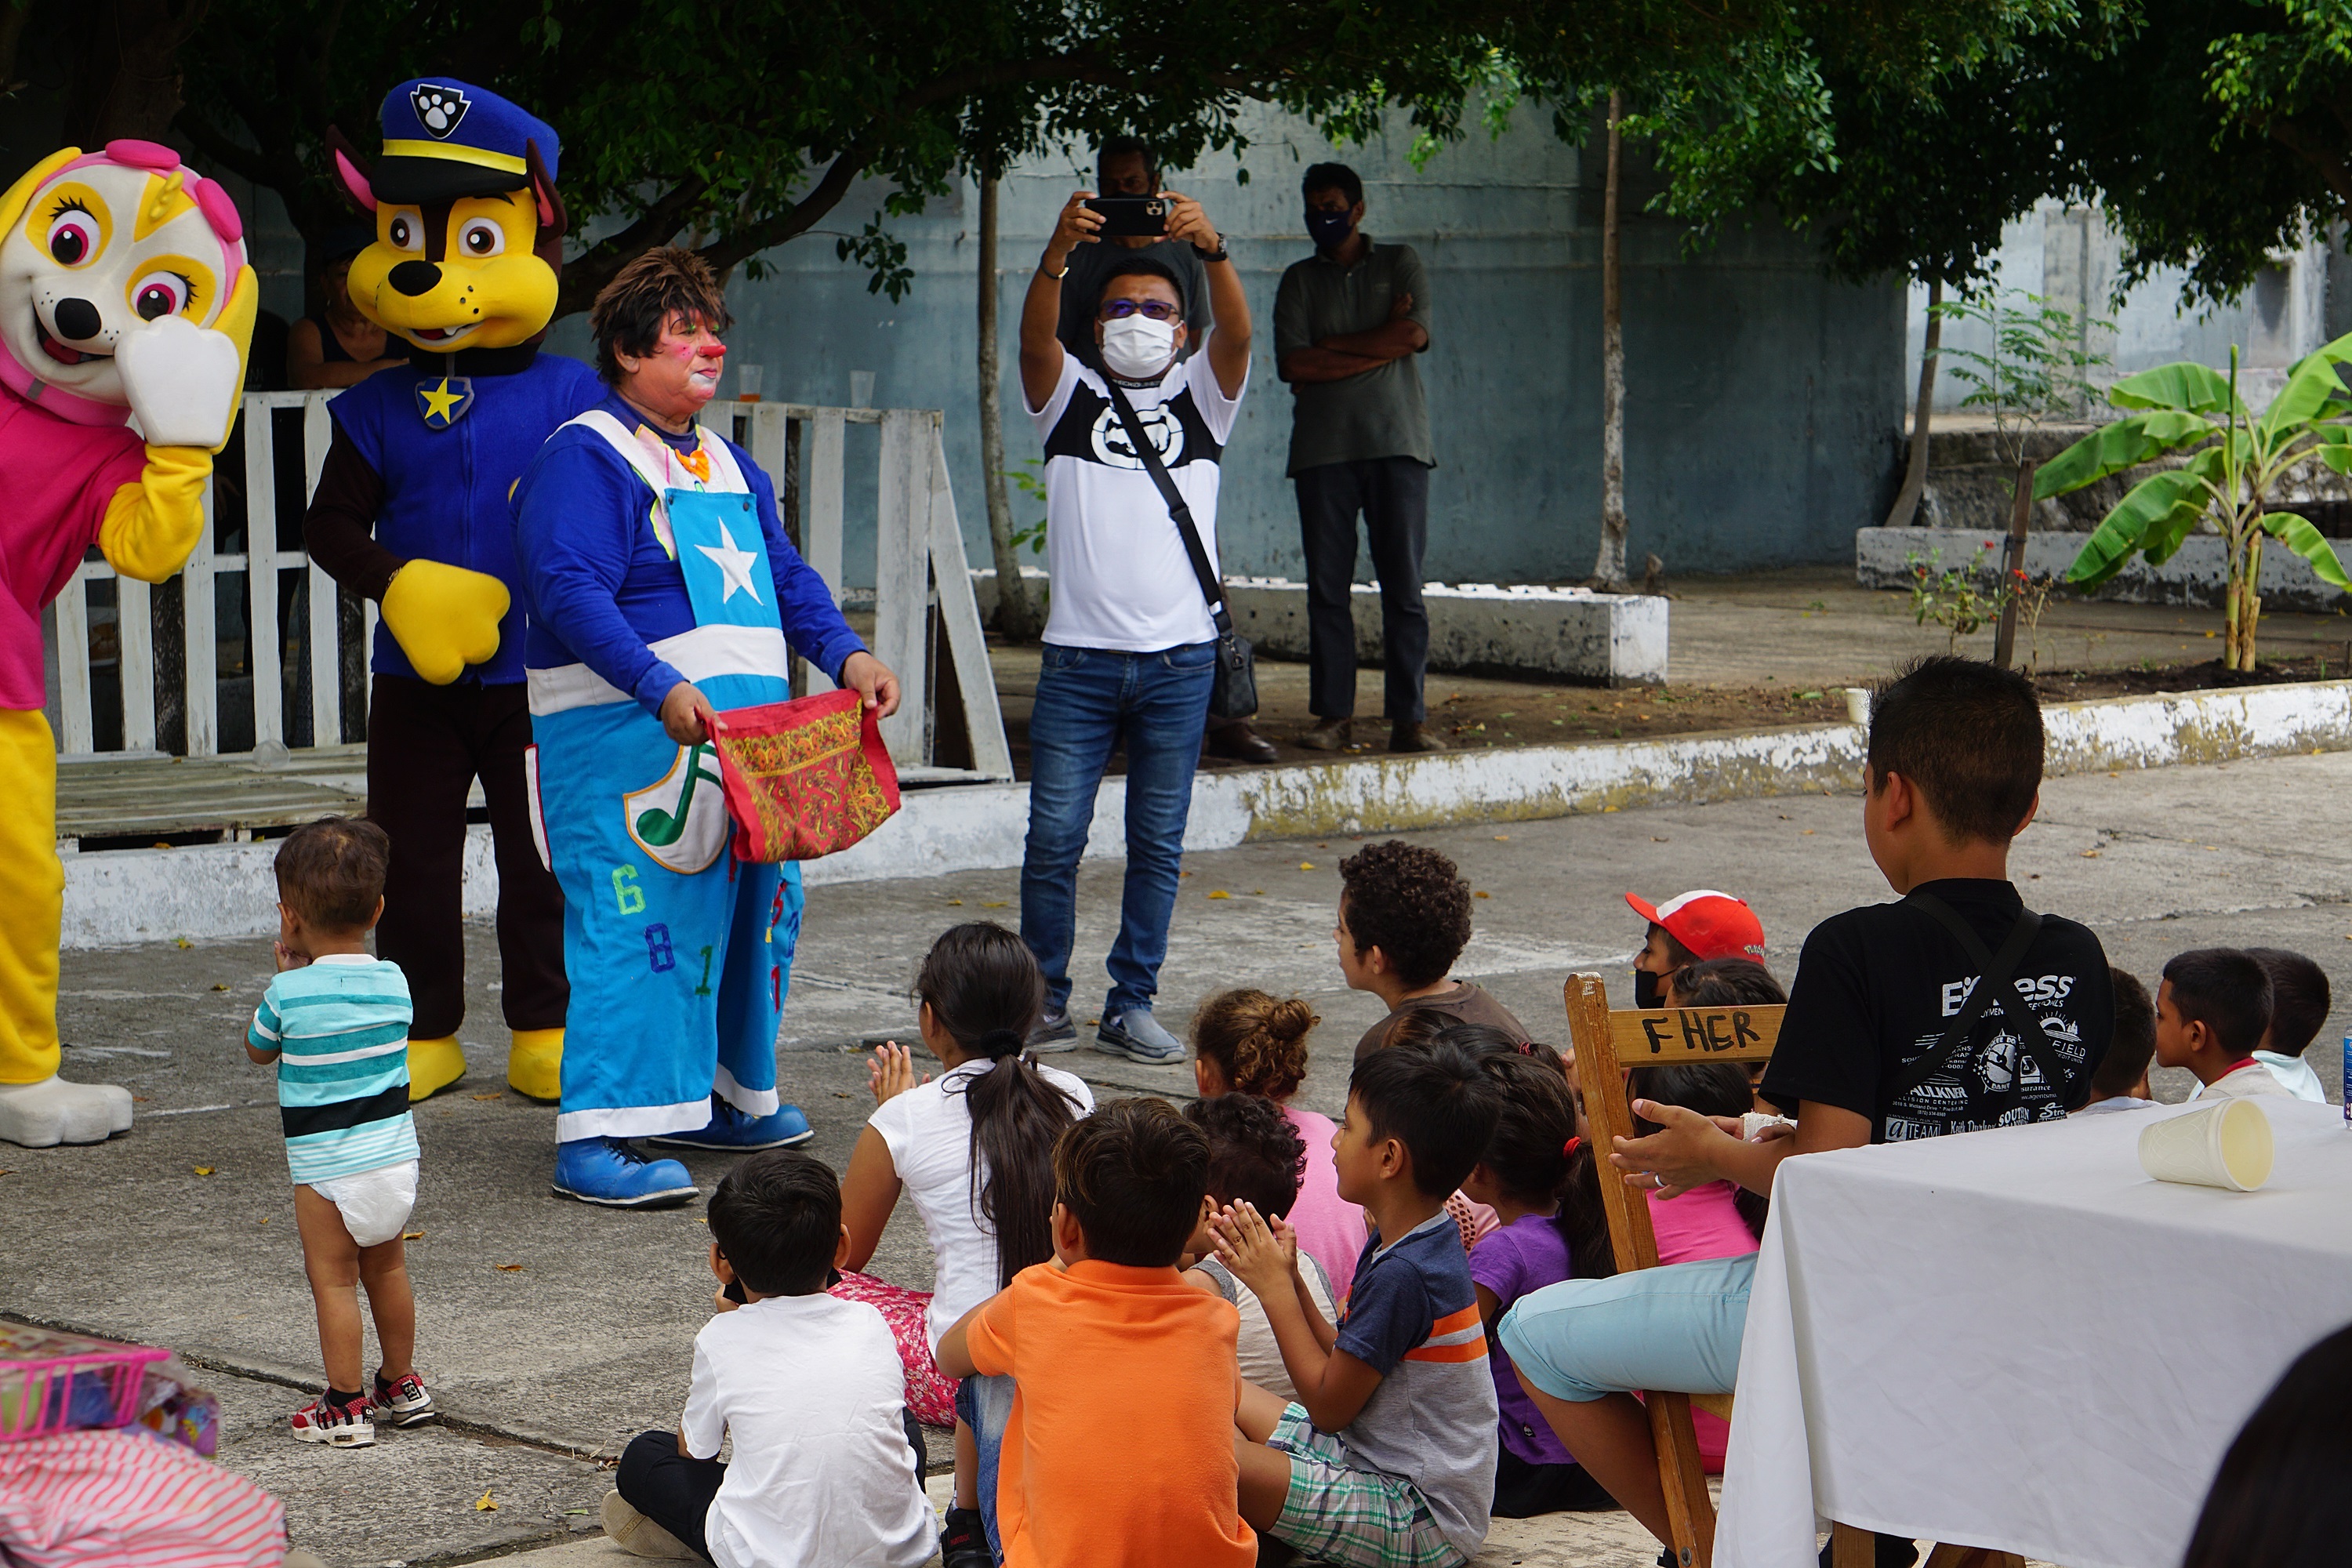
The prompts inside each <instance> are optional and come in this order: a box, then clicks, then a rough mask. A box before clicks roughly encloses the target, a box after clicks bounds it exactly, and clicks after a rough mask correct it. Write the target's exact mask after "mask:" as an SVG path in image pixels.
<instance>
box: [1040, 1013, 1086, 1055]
mask: <svg viewBox="0 0 2352 1568" xmlns="http://www.w3.org/2000/svg"><path fill="white" fill-rule="evenodd" d="M1077 1048H1078V1026H1076V1024H1073V1023H1071V1022H1070V1016H1069V1015H1068V1014H1067V1013H1047V1014H1045V1015H1044V1016H1042V1017H1040V1018H1039V1019H1038V1020H1037V1026H1036V1027H1035V1028H1034V1029H1032V1030H1030V1031H1029V1049H1030V1050H1031V1051H1032V1052H1034V1053H1036V1054H1038V1055H1041V1056H1050V1055H1051V1054H1053V1053H1054V1052H1055V1051H1075V1050H1076V1049H1077Z"/></svg>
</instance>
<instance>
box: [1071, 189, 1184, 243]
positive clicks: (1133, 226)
mask: <svg viewBox="0 0 2352 1568" xmlns="http://www.w3.org/2000/svg"><path fill="white" fill-rule="evenodd" d="M1170 205H1171V203H1170V202H1169V200H1168V198H1167V197H1166V196H1088V197H1087V209H1088V210H1089V211H1092V212H1096V213H1099V214H1101V215H1102V220H1103V222H1102V227H1100V228H1098V229H1097V230H1095V233H1096V234H1097V236H1098V237H1101V238H1104V239H1139V238H1146V237H1149V238H1152V239H1157V238H1159V237H1160V236H1162V235H1164V234H1166V233H1167V232H1168V209H1169V206H1170Z"/></svg>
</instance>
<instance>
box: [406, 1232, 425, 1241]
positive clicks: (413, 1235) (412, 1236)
mask: <svg viewBox="0 0 2352 1568" xmlns="http://www.w3.org/2000/svg"><path fill="white" fill-rule="evenodd" d="M400 1239H401V1240H403V1241H423V1240H424V1239H425V1233H424V1232H423V1231H421V1230H404V1231H402V1232H401V1233H400Z"/></svg>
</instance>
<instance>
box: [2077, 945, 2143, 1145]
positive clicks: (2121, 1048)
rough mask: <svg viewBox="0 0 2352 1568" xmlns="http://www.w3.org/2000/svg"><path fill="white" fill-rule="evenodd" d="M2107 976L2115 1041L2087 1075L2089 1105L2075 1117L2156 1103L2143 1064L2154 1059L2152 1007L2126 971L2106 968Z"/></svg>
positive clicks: (2110, 966)
mask: <svg viewBox="0 0 2352 1568" xmlns="http://www.w3.org/2000/svg"><path fill="white" fill-rule="evenodd" d="M2107 974H2108V978H2109V980H2110V981H2111V982H2112V983H2113V984H2114V986H2115V990H2116V1037H2115V1038H2114V1039H2113V1040H2111V1041H2109V1042H2108V1044H2107V1055H2106V1059H2105V1060H2104V1061H2102V1062H2100V1063H2099V1068H2098V1070H2097V1071H2096V1072H2095V1073H2093V1074H2092V1075H2091V1099H2090V1103H2088V1104H2087V1105H2085V1106H2084V1107H2083V1109H2082V1110H2078V1111H2076V1112H2074V1114H2075V1115H2077V1116H2089V1115H2092V1114H2094V1113H2097V1114H2100V1115H2105V1114H2107V1113H2109V1112H2112V1111H2117V1110H2147V1109H2148V1108H2149V1107H2150V1106H2153V1105H2154V1104H2155V1103H2156V1095H2155V1093H2154V1091H2153V1090H2151V1089H2149V1088H2148V1087H2147V1064H2148V1063H2149V1061H2150V1060H2151V1059H2153V1058H2155V1056H2156V1004H2155V1003H2154V1002H2152V1001H2150V1000H2149V999H2148V994H2147V986H2145V985H2143V984H2140V983H2139V976H2138V975H2137V974H2134V973H2132V972H2131V971H2130V970H2128V969H2119V968H2116V967H2115V966H2114V965H2112V964H2110V965H2109V966H2108V969H2107Z"/></svg>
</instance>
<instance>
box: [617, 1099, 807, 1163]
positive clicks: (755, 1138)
mask: <svg viewBox="0 0 2352 1568" xmlns="http://www.w3.org/2000/svg"><path fill="white" fill-rule="evenodd" d="M815 1136H816V1131H815V1129H814V1128H812V1127H811V1126H810V1125H809V1120H808V1118H807V1117H806V1116H805V1115H803V1114H802V1111H801V1108H800V1107H799V1106H797V1105H780V1106H778V1107H777V1108H776V1109H775V1110H772V1111H770V1112H769V1113H768V1114H767V1115H765V1116H747V1115H745V1114H744V1113H743V1112H742V1111H740V1110H736V1109H735V1108H734V1107H733V1106H731V1105H730V1104H728V1103H727V1102H726V1101H725V1100H721V1099H719V1097H718V1096H717V1095H715V1094H714V1095H712V1096H711V1097H710V1121H709V1125H708V1126H704V1127H698V1128H696V1129H695V1130H694V1131H690V1132H666V1133H664V1134H662V1136H660V1137H658V1138H648V1139H646V1142H648V1143H659V1144H662V1145H663V1146H665V1147H666V1148H671V1149H721V1150H730V1151H732V1152H736V1153H743V1152H748V1151H750V1150H753V1149H791V1148H796V1147H798V1146H799V1145H800V1144H803V1143H805V1142H808V1141H809V1140H810V1139H812V1138H814V1137H815Z"/></svg>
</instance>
